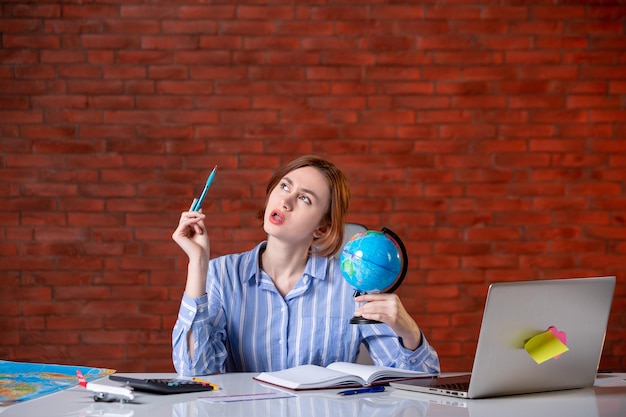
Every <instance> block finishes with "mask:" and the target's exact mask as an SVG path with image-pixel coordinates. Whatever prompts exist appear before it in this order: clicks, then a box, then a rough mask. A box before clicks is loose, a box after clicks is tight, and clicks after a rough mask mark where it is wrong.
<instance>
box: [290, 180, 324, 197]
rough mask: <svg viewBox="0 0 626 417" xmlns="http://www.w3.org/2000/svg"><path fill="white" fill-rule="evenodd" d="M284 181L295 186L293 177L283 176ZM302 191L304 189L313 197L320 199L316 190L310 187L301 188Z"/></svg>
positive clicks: (304, 191)
mask: <svg viewBox="0 0 626 417" xmlns="http://www.w3.org/2000/svg"><path fill="white" fill-rule="evenodd" d="M283 181H285V182H287V183H289V185H292V186H293V181H292V180H291V178H289V177H285V178H283ZM300 191H302V192H303V193H306V194H310V195H311V196H312V197H313V198H315V199H316V200H319V197H318V196H317V194H315V192H314V191H312V190H309V189H308V188H300Z"/></svg>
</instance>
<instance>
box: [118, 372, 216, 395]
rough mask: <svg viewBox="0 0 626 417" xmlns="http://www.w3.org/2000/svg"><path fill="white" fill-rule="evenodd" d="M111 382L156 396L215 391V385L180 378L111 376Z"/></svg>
mask: <svg viewBox="0 0 626 417" xmlns="http://www.w3.org/2000/svg"><path fill="white" fill-rule="evenodd" d="M109 379H110V380H111V381H117V382H123V383H124V384H126V385H127V386H129V387H132V388H133V389H136V390H137V391H145V392H151V393H154V394H184V393H186V392H200V391H213V389H214V387H215V386H214V385H212V384H209V383H203V382H197V381H190V380H187V379H178V378H147V379H142V378H130V377H127V376H123V375H109Z"/></svg>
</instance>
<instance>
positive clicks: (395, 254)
mask: <svg viewBox="0 0 626 417" xmlns="http://www.w3.org/2000/svg"><path fill="white" fill-rule="evenodd" d="M339 263H340V267H341V273H342V275H343V278H344V279H345V280H346V281H347V282H348V283H349V284H350V285H351V286H352V287H353V288H354V289H355V290H356V291H358V292H359V293H381V292H392V291H393V290H395V289H396V288H397V286H398V285H399V284H400V282H401V281H402V279H403V278H404V275H405V274H406V250H405V249H404V245H403V244H402V241H400V239H399V238H398V237H397V236H396V235H395V233H393V232H391V231H390V230H389V229H386V228H383V231H382V232H377V231H374V230H368V231H365V232H361V233H357V234H356V235H354V236H353V237H352V239H350V240H349V241H348V242H346V244H345V245H344V246H343V248H342V250H341V255H340V257H339Z"/></svg>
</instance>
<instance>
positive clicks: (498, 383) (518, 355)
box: [469, 277, 615, 398]
mask: <svg viewBox="0 0 626 417" xmlns="http://www.w3.org/2000/svg"><path fill="white" fill-rule="evenodd" d="M614 289H615V277H596V278H573V279H558V280H545V281H524V282H501V283H495V284H492V285H491V286H490V287H489V292H488V294H487V302H486V304H485V310H484V314H483V321H482V324H481V329H480V335H479V338H478V346H477V348H476V356H475V358H474V365H473V369H472V377H471V382H470V387H469V397H470V398H481V397H493V396H499V395H509V394H521V393H529V392H541V391H551V390H560V389H569V388H581V387H586V386H591V385H593V383H594V380H595V376H596V372H597V369H598V365H599V361H600V356H601V354H602V347H603V345H604V336H605V333H606V326H607V322H608V317H609V312H610V309H611V302H612V299H613V292H614ZM551 326H554V327H556V328H557V329H558V330H559V331H563V332H565V334H566V343H565V344H566V346H567V347H568V348H569V350H568V351H567V352H565V353H563V354H562V355H561V356H560V357H558V358H553V359H549V360H546V361H545V362H543V363H540V364H538V363H536V361H535V360H534V359H533V358H532V357H531V355H530V354H529V353H528V352H527V351H526V350H525V348H524V345H525V342H526V341H528V340H529V339H530V338H532V337H533V336H536V335H538V334H540V333H542V332H545V331H547V330H548V328H549V327H551Z"/></svg>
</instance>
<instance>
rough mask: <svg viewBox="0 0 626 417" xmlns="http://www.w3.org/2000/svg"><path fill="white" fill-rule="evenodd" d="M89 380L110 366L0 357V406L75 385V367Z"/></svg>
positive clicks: (106, 370) (104, 373)
mask: <svg viewBox="0 0 626 417" xmlns="http://www.w3.org/2000/svg"><path fill="white" fill-rule="evenodd" d="M77 369H80V371H81V372H82V373H83V375H84V376H85V379H86V380H87V381H92V380H95V379H98V378H102V377H104V376H107V375H110V374H112V373H113V372H115V371H114V370H113V369H104V368H89V367H84V366H70V365H53V364H43V363H26V362H10V361H3V360H0V406H6V405H11V404H13V403H16V402H22V401H27V400H32V399H34V398H38V397H41V396H43V395H47V394H51V393H53V392H56V391H61V390H64V389H67V388H71V387H73V386H76V385H78V378H77V377H76V370H77Z"/></svg>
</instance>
